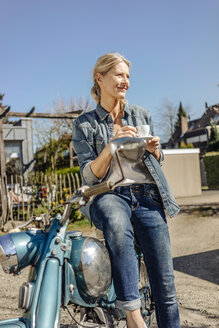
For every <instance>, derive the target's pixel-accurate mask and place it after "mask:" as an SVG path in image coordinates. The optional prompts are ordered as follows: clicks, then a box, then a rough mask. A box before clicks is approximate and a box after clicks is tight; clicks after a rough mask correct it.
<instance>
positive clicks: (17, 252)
mask: <svg viewBox="0 0 219 328" xmlns="http://www.w3.org/2000/svg"><path fill="white" fill-rule="evenodd" d="M44 241H45V234H43V233H42V232H41V230H37V229H35V230H33V229H31V230H30V231H22V232H17V233H12V234H8V235H4V236H1V237H0V264H1V266H2V268H3V270H4V271H5V272H6V273H16V272H18V271H20V270H21V269H23V268H25V267H27V266H28V265H32V264H34V263H35V262H36V261H37V259H38V258H39V257H40V255H41V252H42V249H43V245H44Z"/></svg>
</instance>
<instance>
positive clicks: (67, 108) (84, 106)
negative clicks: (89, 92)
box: [53, 98, 92, 135]
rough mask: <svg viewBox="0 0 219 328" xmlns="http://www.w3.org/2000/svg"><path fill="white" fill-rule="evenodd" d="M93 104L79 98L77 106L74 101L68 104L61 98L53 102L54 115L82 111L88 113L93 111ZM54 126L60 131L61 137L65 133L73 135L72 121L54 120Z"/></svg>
mask: <svg viewBox="0 0 219 328" xmlns="http://www.w3.org/2000/svg"><path fill="white" fill-rule="evenodd" d="M91 108H92V107H91V103H90V102H89V100H86V101H85V102H84V101H83V99H82V98H79V100H78V102H77V104H76V103H75V102H74V101H73V100H72V98H71V99H70V101H69V104H66V103H65V101H64V99H63V98H60V99H58V100H56V101H54V102H53V112H54V113H63V114H64V113H72V112H74V111H76V110H81V111H83V112H88V111H89V110H91ZM53 124H54V126H55V128H56V131H59V133H60V135H63V134H65V133H72V120H71V119H62V120H53Z"/></svg>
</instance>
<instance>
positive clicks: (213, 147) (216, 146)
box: [208, 140, 219, 152]
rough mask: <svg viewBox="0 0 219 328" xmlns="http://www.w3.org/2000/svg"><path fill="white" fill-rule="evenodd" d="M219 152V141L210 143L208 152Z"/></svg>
mask: <svg viewBox="0 0 219 328" xmlns="http://www.w3.org/2000/svg"><path fill="white" fill-rule="evenodd" d="M211 151H219V140H216V141H210V142H209V144H208V152H211Z"/></svg>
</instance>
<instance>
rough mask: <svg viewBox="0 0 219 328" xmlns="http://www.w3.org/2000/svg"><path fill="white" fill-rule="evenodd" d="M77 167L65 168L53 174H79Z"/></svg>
mask: <svg viewBox="0 0 219 328" xmlns="http://www.w3.org/2000/svg"><path fill="white" fill-rule="evenodd" d="M79 172H80V169H79V166H76V167H66V168H64V169H59V170H55V172H54V173H55V174H68V173H79Z"/></svg>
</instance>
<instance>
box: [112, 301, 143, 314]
mask: <svg viewBox="0 0 219 328" xmlns="http://www.w3.org/2000/svg"><path fill="white" fill-rule="evenodd" d="M116 307H117V308H118V309H121V310H125V311H134V310H137V309H140V307H141V300H140V298H137V299H136V300H132V301H118V300H116Z"/></svg>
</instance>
